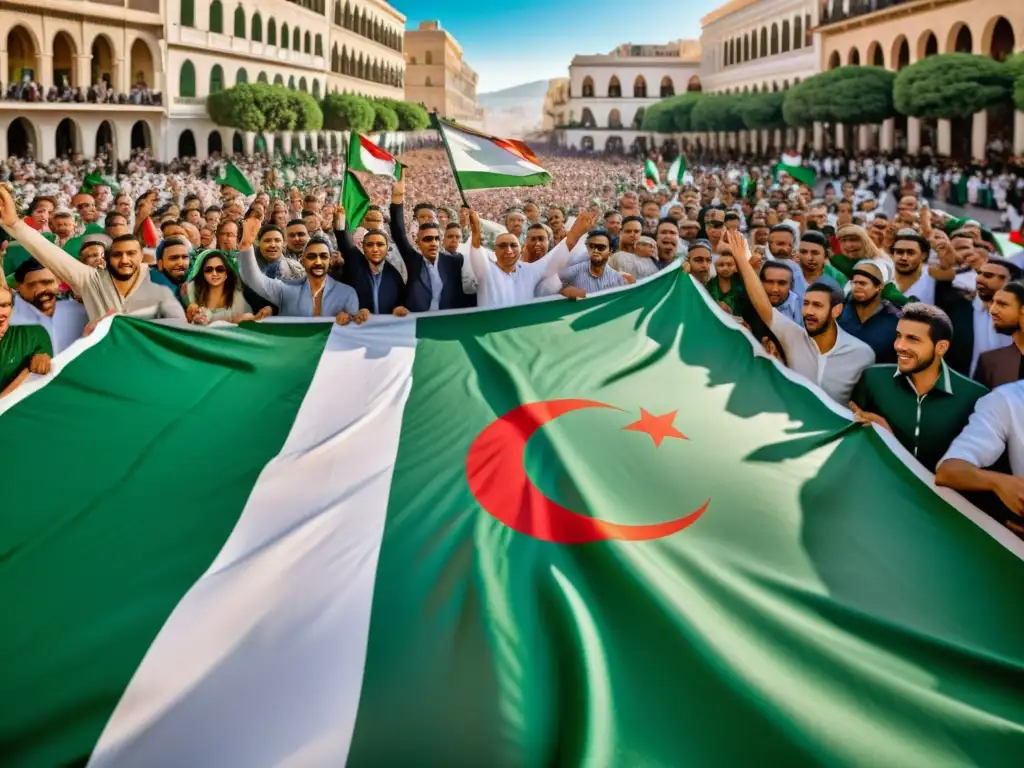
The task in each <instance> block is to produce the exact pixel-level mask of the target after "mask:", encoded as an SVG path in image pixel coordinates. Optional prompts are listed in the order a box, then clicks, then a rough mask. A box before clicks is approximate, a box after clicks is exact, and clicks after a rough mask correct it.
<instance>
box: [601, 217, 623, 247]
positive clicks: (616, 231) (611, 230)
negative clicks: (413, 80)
mask: <svg viewBox="0 0 1024 768" xmlns="http://www.w3.org/2000/svg"><path fill="white" fill-rule="evenodd" d="M604 228H605V231H607V232H608V236H609V237H610V238H611V241H612V251H613V252H614V251H617V250H618V249H619V235H620V234H622V214H621V213H619V212H618V211H608V212H607V213H606V214H605V215H604Z"/></svg>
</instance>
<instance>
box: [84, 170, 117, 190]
mask: <svg viewBox="0 0 1024 768" xmlns="http://www.w3.org/2000/svg"><path fill="white" fill-rule="evenodd" d="M97 187H107V188H108V189H110V192H111V193H112V194H115V195H116V194H118V193H119V192H120V191H121V187H119V186H118V184H117V182H116V181H114V180H113V179H111V178H110V177H108V176H104V175H103V174H101V173H100V172H99V171H93V172H92V173H90V174H87V175H86V177H85V178H84V179H82V186H81V187H79V188H78V193H79V194H80V195H91V194H94V193H95V192H96V188H97Z"/></svg>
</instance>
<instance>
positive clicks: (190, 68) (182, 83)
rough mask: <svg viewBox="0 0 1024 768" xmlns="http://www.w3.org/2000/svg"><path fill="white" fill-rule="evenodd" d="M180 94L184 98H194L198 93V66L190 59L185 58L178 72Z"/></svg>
mask: <svg viewBox="0 0 1024 768" xmlns="http://www.w3.org/2000/svg"><path fill="white" fill-rule="evenodd" d="M178 95H179V96H182V97H184V98H194V97H195V95H196V68H195V66H194V65H193V64H192V62H191V61H189V60H188V59H185V63H184V64H182V65H181V71H180V72H179V73H178Z"/></svg>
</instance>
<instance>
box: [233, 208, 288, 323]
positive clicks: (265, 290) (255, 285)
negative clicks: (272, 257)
mask: <svg viewBox="0 0 1024 768" xmlns="http://www.w3.org/2000/svg"><path fill="white" fill-rule="evenodd" d="M260 227H261V222H260V219H259V217H258V216H257V215H255V214H253V215H250V216H249V217H248V218H247V219H246V220H245V222H244V223H243V224H242V238H241V240H239V242H238V271H239V273H240V274H241V276H242V282H243V283H245V284H246V285H247V286H249V287H250V288H251V289H252V290H253V291H255V292H256V293H258V294H259V295H260V296H262V297H263V298H264V299H266V300H267V301H269V302H270V303H272V304H276V305H277V306H281V299H282V296H283V295H284V283H282V282H281V281H280V280H271V279H270V278H268V277H267V276H266V275H264V274H263V273H262V272H260V267H259V264H257V263H256V253H255V252H254V251H253V243H254V242H255V241H256V235H257V234H258V233H259V231H260Z"/></svg>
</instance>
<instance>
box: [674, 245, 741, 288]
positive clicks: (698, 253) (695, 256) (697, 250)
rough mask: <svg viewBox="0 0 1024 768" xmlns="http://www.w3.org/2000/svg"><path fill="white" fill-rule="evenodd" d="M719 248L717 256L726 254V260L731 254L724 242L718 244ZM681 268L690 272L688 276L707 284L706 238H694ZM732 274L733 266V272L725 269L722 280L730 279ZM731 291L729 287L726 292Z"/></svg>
mask: <svg viewBox="0 0 1024 768" xmlns="http://www.w3.org/2000/svg"><path fill="white" fill-rule="evenodd" d="M719 250H720V253H719V258H721V257H722V256H726V257H727V259H726V261H728V258H731V257H732V255H733V254H732V251H731V250H729V247H728V245H727V244H726V243H723V244H722V245H720V246H719ZM683 268H684V269H685V270H686V271H687V272H689V273H690V277H692V278H693V279H694V280H696V281H697V282H698V283H700V284H701V285H703V286H707V285H708V281H710V280H711V243H709V242H708V241H707V240H695V241H694V242H693V244H692V245H691V246H690V250H689V251H687V253H686V261H685V262H684V263H683ZM734 274H735V267H734V271H733V272H729V271H728V269H726V274H725V275H723V276H722V277H723V281H724V280H726V279H731V278H732V276H733V275H734ZM731 292H732V289H731V288H730V290H729V291H727V292H726V293H727V294H728V293H731ZM723 298H725V297H723Z"/></svg>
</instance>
